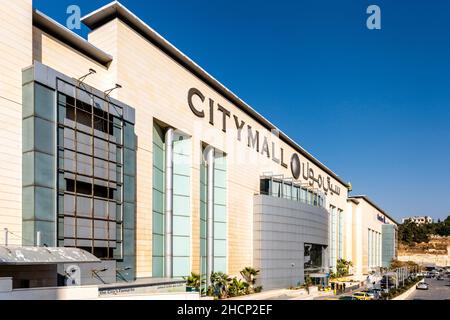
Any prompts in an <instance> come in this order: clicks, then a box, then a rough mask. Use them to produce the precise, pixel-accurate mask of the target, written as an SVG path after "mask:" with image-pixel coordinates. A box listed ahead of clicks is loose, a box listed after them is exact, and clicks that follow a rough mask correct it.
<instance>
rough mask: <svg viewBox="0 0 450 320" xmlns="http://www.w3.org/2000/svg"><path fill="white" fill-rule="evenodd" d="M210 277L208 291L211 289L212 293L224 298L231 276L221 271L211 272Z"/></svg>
mask: <svg viewBox="0 0 450 320" xmlns="http://www.w3.org/2000/svg"><path fill="white" fill-rule="evenodd" d="M210 279H211V288H210V290H208V291H209V292H210V293H211V291H212V293H213V295H214V296H216V297H218V298H219V299H224V298H226V297H227V290H228V284H229V282H230V281H231V278H230V277H229V276H228V275H227V274H225V273H223V272H213V273H212V274H211V278H210ZM211 289H212V290H211Z"/></svg>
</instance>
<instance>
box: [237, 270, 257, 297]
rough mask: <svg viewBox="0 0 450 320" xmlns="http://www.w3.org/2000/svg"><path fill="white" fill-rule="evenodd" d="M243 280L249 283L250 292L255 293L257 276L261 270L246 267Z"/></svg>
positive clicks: (243, 271)
mask: <svg viewBox="0 0 450 320" xmlns="http://www.w3.org/2000/svg"><path fill="white" fill-rule="evenodd" d="M240 273H241V276H242V278H244V280H245V282H247V283H248V291H249V293H252V292H253V291H254V286H255V283H256V278H255V277H256V276H257V275H258V274H259V270H256V269H254V268H252V267H245V268H244V269H243V270H242V271H241V272H240Z"/></svg>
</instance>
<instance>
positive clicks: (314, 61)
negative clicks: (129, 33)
mask: <svg viewBox="0 0 450 320" xmlns="http://www.w3.org/2000/svg"><path fill="white" fill-rule="evenodd" d="M109 2H110V1H108V0H60V1H58V2H56V1H51V5H50V4H49V1H48V0H34V5H35V7H37V8H38V9H40V10H41V11H43V12H44V13H46V14H48V15H49V16H51V17H53V18H54V19H56V20H57V21H59V22H61V23H63V24H65V20H66V14H65V12H66V8H67V6H68V5H70V4H78V5H79V6H80V7H81V10H82V14H83V15H84V14H86V13H89V12H90V11H92V10H95V9H97V8H99V7H100V6H102V5H105V4H107V3H109ZM121 2H122V4H124V5H125V6H126V7H128V8H129V9H130V10H131V11H133V12H134V13H135V14H136V15H138V16H139V17H140V18H141V19H142V20H144V21H145V22H147V23H148V24H149V25H150V26H152V27H153V28H154V29H155V30H157V31H158V32H159V33H160V34H161V35H163V36H164V37H165V38H166V39H168V40H169V41H170V42H172V43H173V44H174V45H175V46H177V47H178V48H179V49H180V50H181V51H183V52H184V53H185V54H187V55H188V56H189V57H190V58H192V59H193V60H194V61H196V62H197V63H198V64H200V65H201V66H202V67H203V68H204V69H205V70H207V71H208V72H209V73H210V74H212V75H213V76H214V77H216V78H217V79H218V80H219V81H221V82H222V83H223V84H225V85H226V86H227V87H228V88H230V89H231V90H232V91H234V92H235V93H236V94H237V95H239V96H240V97H241V98H242V99H243V100H245V101H246V102H247V103H249V104H250V105H251V106H253V107H254V108H255V109H256V110H258V111H259V112H260V113H262V114H263V115H264V116H265V117H266V118H268V119H269V120H271V121H272V122H273V123H274V124H275V125H277V126H278V127H279V128H280V129H281V130H283V131H284V132H285V133H287V134H288V135H289V136H290V137H292V138H293V139H294V140H296V141H297V142H298V143H299V144H300V145H302V146H303V147H304V148H305V149H307V150H308V151H309V152H311V153H312V154H313V155H314V156H315V157H317V158H318V159H319V160H321V161H322V162H323V163H325V164H326V165H327V166H328V167H330V168H331V169H332V170H333V171H334V172H336V173H337V174H338V175H340V176H341V177H343V178H344V179H345V180H347V181H350V182H351V183H352V184H353V187H354V192H353V194H367V195H369V197H371V198H372V199H373V200H374V201H375V202H376V203H378V204H379V206H380V207H382V208H384V209H385V210H386V211H388V212H390V213H391V214H392V216H394V217H395V218H401V217H403V216H408V215H417V214H420V215H422V214H423V215H431V216H432V217H434V218H444V217H446V216H447V215H449V214H450V19H449V16H450V1H446V0H434V1H432V2H430V1H426V0H421V1H409V0H396V1H380V0H374V1H355V0H341V1H334V0H329V1H323V0H315V1H309V0H308V1H302V0H291V1H288V0H278V1H260V0H240V1H237V0H226V1H225V0H215V1H210V0H189V1H185V0H164V1H162V0H159V1H156V0H152V1H138V0H122V1H121ZM370 4H377V5H379V6H380V7H381V10H382V30H375V31H370V30H368V29H367V28H366V19H367V17H368V15H367V14H366V8H367V7H368V5H370ZM79 33H80V34H81V35H83V36H86V33H87V30H86V29H82V30H81V31H80V32H79Z"/></svg>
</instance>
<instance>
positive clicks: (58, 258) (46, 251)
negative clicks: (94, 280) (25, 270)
mask: <svg viewBox="0 0 450 320" xmlns="http://www.w3.org/2000/svg"><path fill="white" fill-rule="evenodd" d="M93 262H101V261H100V259H98V258H97V257H95V256H94V255H92V254H90V253H88V252H87V251H84V250H81V249H77V248H63V247H61V248H47V247H0V265H45V264H59V263H93Z"/></svg>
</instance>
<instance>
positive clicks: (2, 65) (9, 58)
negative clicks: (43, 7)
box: [0, 0, 32, 245]
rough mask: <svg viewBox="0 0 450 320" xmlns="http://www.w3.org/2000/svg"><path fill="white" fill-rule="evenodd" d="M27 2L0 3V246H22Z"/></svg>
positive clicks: (29, 17) (1, 0) (28, 32)
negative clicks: (24, 70) (23, 119)
mask: <svg viewBox="0 0 450 320" xmlns="http://www.w3.org/2000/svg"><path fill="white" fill-rule="evenodd" d="M31 8H32V3H31V0H15V1H9V0H0V57H1V58H0V70H1V72H0V123H1V126H0V231H1V237H0V245H3V244H4V236H3V230H4V228H8V230H9V231H10V232H12V234H9V237H8V239H9V245H21V243H22V69H23V68H25V67H27V66H29V65H31V63H32V10H31Z"/></svg>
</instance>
